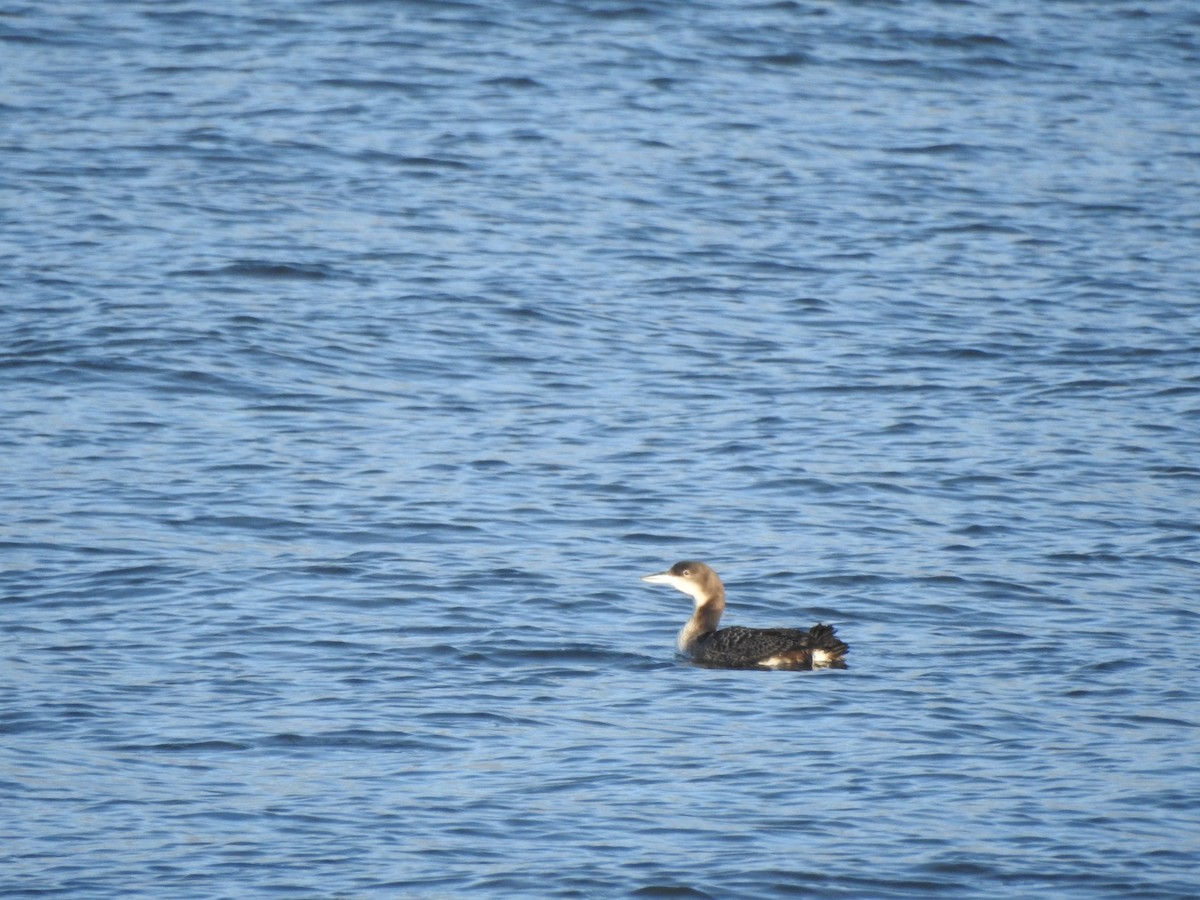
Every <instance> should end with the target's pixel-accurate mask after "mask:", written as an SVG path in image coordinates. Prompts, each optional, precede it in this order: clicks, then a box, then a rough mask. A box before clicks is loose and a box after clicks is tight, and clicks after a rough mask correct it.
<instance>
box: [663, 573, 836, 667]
mask: <svg viewBox="0 0 1200 900" xmlns="http://www.w3.org/2000/svg"><path fill="white" fill-rule="evenodd" d="M642 581H648V582H650V583H651V584H669V585H670V586H671V587H673V588H675V590H677V591H682V592H683V593H685V594H687V595H688V596H689V597H691V598H692V600H694V601H695V603H696V608H695V610H694V611H693V612H692V617H691V618H690V619H688V622H687V624H686V625H684V626H683V629H682V630H681V631H680V632H679V637H678V638H677V639H676V641H675V647H676V648H677V649H678V650H679V652H680V653H682V654H684V655H685V656H689V657H691V659H692V661H693V662H696V663H699V664H700V665H703V666H712V667H715V668H721V669H826V668H837V669H840V668H845V666H846V663H845V661H844V660H843V659H842V657H843V656H845V655H846V653H847V652H848V651H849V649H850V648H849V647H848V646H846V644H845V643H844V642H843V641H841V640H840V639H839V638H838V637H837V634H836V632H835V630H834V628H833V626H831V625H814V626H813V627H812V628H810V629H809V630H808V631H804V630H803V629H800V628H742V627H741V626H734V627H733V628H722V629H721V630H720V631H718V630H717V623H718V622H720V621H721V613H722V612H723V611H724V609H725V586H724V585H723V584H721V579H720V578H718V577H717V573H716V572H714V571H713V570H712V569H710V568H709V567H708V566H706V565H705V564H704V563H702V562H694V561H684V562H677V563H675V565H673V566H671V568H669V569H667V571H665V572H659V573H657V574H656V575H643V576H642Z"/></svg>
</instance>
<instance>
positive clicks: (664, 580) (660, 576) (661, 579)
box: [642, 572, 672, 584]
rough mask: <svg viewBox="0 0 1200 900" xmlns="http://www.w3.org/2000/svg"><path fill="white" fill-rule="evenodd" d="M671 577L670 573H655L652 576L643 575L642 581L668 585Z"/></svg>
mask: <svg viewBox="0 0 1200 900" xmlns="http://www.w3.org/2000/svg"><path fill="white" fill-rule="evenodd" d="M671 579H672V575H671V573H670V572H656V573H655V574H653V575H643V576H642V581H648V582H650V583H651V584H670V583H671Z"/></svg>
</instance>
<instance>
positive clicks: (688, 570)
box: [683, 569, 692, 576]
mask: <svg viewBox="0 0 1200 900" xmlns="http://www.w3.org/2000/svg"><path fill="white" fill-rule="evenodd" d="M683 574H684V576H687V575H691V574H692V570H691V569H684V570H683Z"/></svg>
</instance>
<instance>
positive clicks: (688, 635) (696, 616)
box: [675, 587, 725, 653]
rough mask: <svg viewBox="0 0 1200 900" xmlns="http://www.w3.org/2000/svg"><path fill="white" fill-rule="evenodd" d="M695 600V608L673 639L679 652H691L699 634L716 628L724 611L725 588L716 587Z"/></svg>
mask: <svg viewBox="0 0 1200 900" xmlns="http://www.w3.org/2000/svg"><path fill="white" fill-rule="evenodd" d="M695 601H696V608H695V609H693V610H692V617H691V618H690V619H688V620H687V624H686V625H684V626H683V628H682V629H681V630H680V632H679V637H678V638H677V639H676V641H675V646H676V648H677V649H678V650H679V652H680V653H689V652H691V648H692V646H693V645H694V644H695V643H696V641H697V640H699V639H700V636H701V635H704V634H708V632H710V631H716V630H717V625H718V623H720V621H721V613H723V612H724V611H725V590H724V588H721V587H717V588H716V589H715V590H714V591H712V592H710V593H707V594H702V595H700V596H698V597H696V598H695Z"/></svg>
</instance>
